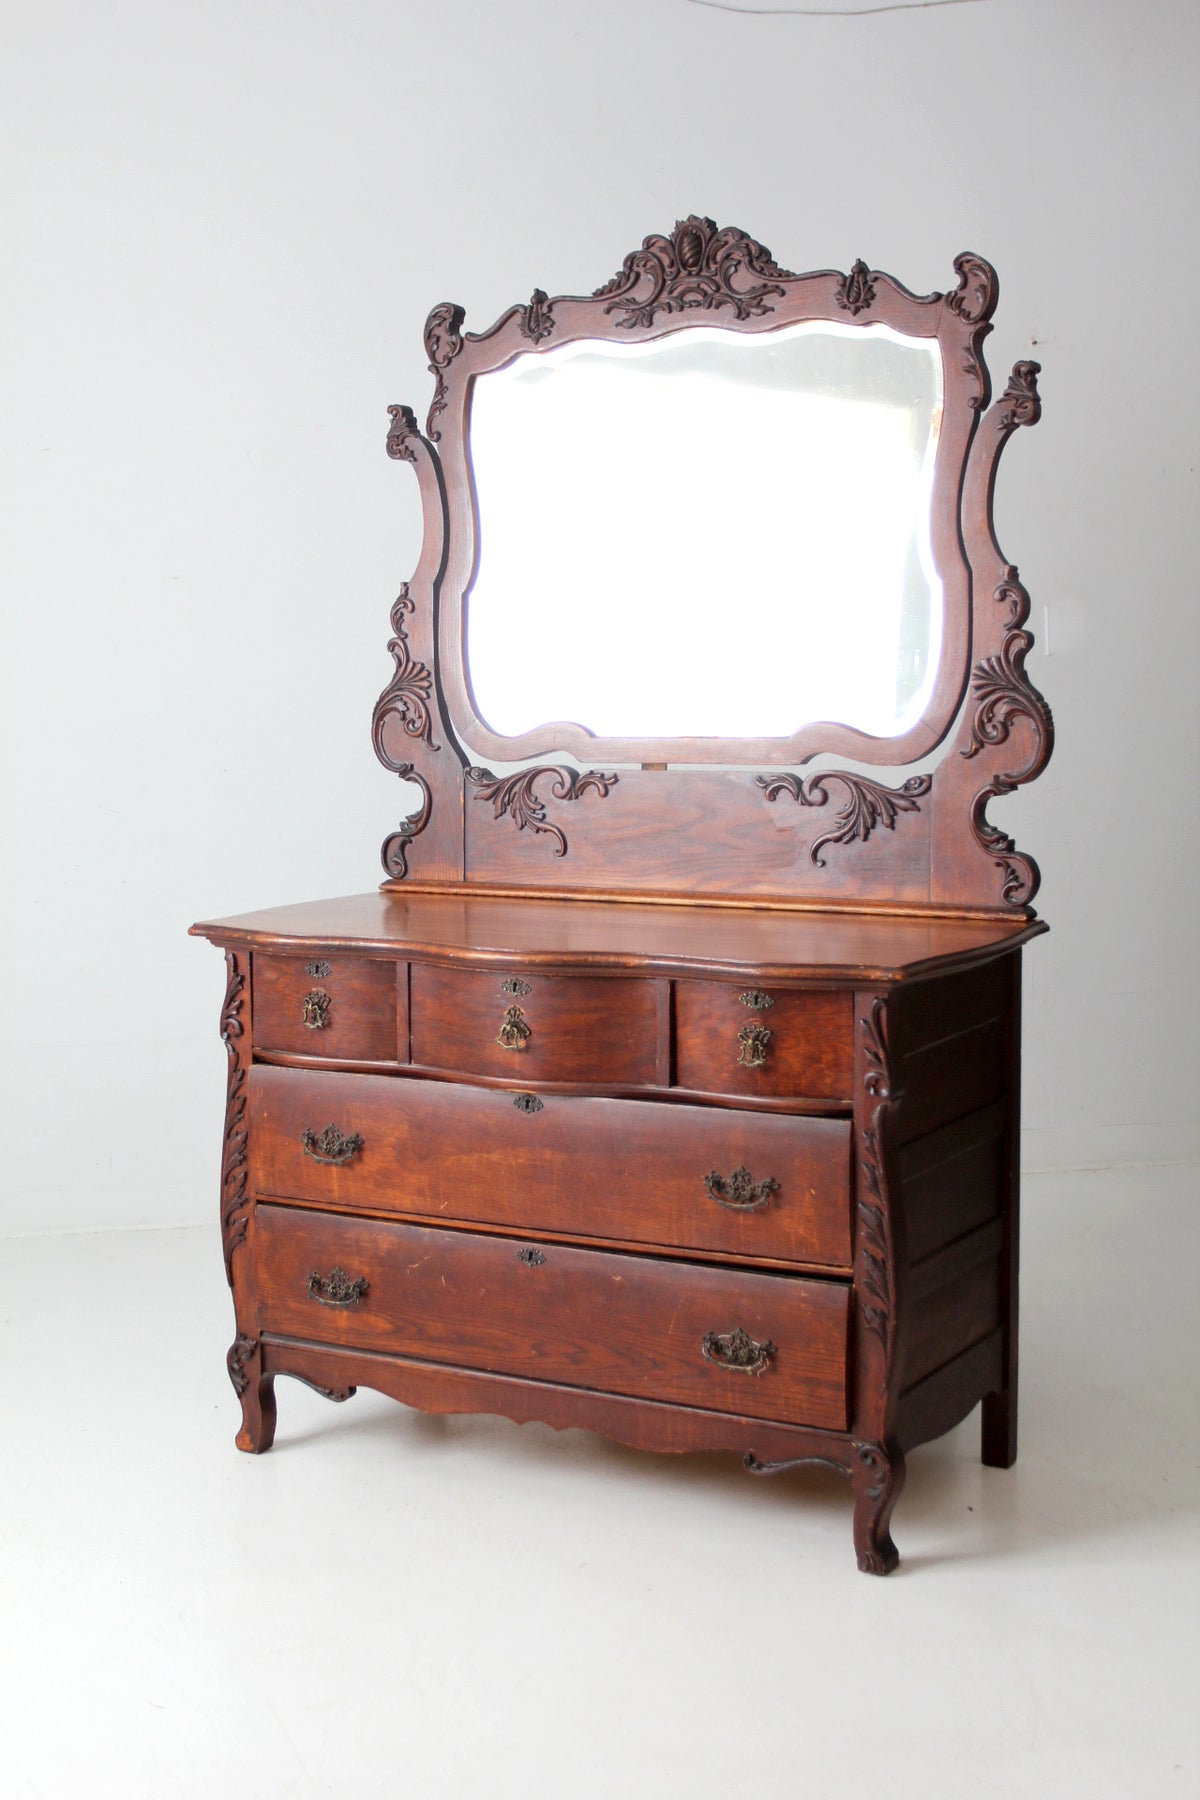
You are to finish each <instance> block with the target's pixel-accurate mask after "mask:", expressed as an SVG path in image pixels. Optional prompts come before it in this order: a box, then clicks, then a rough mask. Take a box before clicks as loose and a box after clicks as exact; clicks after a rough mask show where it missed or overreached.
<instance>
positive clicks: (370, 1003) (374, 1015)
mask: <svg viewBox="0 0 1200 1800" xmlns="http://www.w3.org/2000/svg"><path fill="white" fill-rule="evenodd" d="M396 973H397V969H396V964H395V963H394V962H379V961H374V960H372V959H371V958H369V957H365V956H339V955H337V953H336V952H334V953H332V954H330V955H328V956H313V955H307V956H304V957H299V956H261V955H258V954H256V955H255V957H254V963H253V972H252V977H251V979H252V982H253V1002H254V1009H253V1018H254V1047H255V1049H256V1050H278V1051H283V1052H286V1053H288V1054H291V1055H294V1056H319V1057H328V1058H329V1059H330V1060H332V1061H341V1062H388V1063H394V1062H397V1061H398V1060H399V1055H398V1050H397V1043H398V1034H397V983H396ZM400 975H401V978H402V979H403V975H404V965H403V964H401V965H400ZM401 991H402V989H401Z"/></svg>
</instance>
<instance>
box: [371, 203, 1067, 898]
mask: <svg viewBox="0 0 1200 1800" xmlns="http://www.w3.org/2000/svg"><path fill="white" fill-rule="evenodd" d="M954 266H955V272H956V275H957V278H958V279H957V285H956V286H955V287H953V288H951V289H949V290H947V291H945V292H934V293H930V294H924V295H917V294H914V293H912V292H910V291H909V289H907V288H905V287H903V286H901V284H900V283H899V282H898V281H896V280H894V278H893V277H891V276H890V275H885V274H883V273H882V272H880V271H879V270H873V269H868V268H867V266H866V264H865V263H863V262H856V263H854V264H853V265H852V267H851V268H850V269H849V270H848V271H847V272H845V273H840V272H838V271H836V270H820V271H817V272H816V273H813V274H806V275H795V274H792V273H791V272H790V271H788V270H786V269H784V268H782V267H780V266H779V265H778V264H777V263H776V262H775V261H774V259H773V257H772V256H771V254H770V252H769V251H768V250H766V249H765V247H764V246H763V245H761V244H759V243H758V242H757V241H756V240H754V239H753V238H750V237H748V236H747V235H746V233H744V232H742V231H738V230H736V229H734V228H731V227H730V228H725V229H718V227H717V226H716V225H715V224H713V222H712V221H711V220H709V219H703V218H698V217H694V216H693V217H690V218H688V219H683V220H680V221H679V222H678V223H677V224H676V226H675V228H674V230H673V231H671V232H670V233H667V234H661V235H656V236H651V237H648V238H646V239H645V240H644V241H643V243H642V246H641V248H640V250H637V251H634V252H632V253H631V254H630V255H629V256H627V257H626V258H625V261H624V263H623V265H622V267H621V268H620V269H619V270H618V272H617V274H616V275H615V276H614V277H613V278H612V279H611V280H609V281H607V282H605V283H604V284H603V285H602V286H601V287H599V288H597V289H596V291H595V292H594V293H593V294H590V295H584V296H571V295H562V296H557V297H554V298H550V297H549V296H548V295H547V294H546V293H545V292H544V291H543V290H542V289H540V288H535V289H534V291H533V293H532V295H531V297H530V299H529V300H528V301H527V302H525V303H524V304H521V305H518V306H513V307H510V308H509V309H508V311H507V312H505V313H504V314H503V315H502V316H501V317H500V318H499V319H498V320H497V321H496V323H495V324H494V325H491V326H489V327H488V328H486V329H485V330H482V331H479V332H473V331H467V330H465V329H464V314H463V309H462V308H461V307H460V306H458V305H456V304H454V303H451V302H445V303H443V304H441V305H439V306H435V307H434V309H433V311H432V312H431V313H430V315H429V317H428V320H427V321H426V326H425V348H426V351H427V353H428V356H429V367H430V372H431V374H432V375H433V378H434V392H433V398H432V401H431V404H430V406H429V410H428V414H427V416H426V419H425V421H424V426H423V428H422V427H421V426H419V425H418V422H417V419H416V416H415V414H414V413H413V412H412V411H411V410H410V409H409V408H407V407H403V406H396V407H392V408H391V409H390V412H391V421H392V422H391V429H390V431H389V434H388V450H389V453H390V454H391V455H392V456H394V457H396V458H398V459H400V460H403V461H407V462H409V463H411V464H413V465H414V466H415V469H416V473H417V476H418V480H419V481H420V484H421V492H422V498H423V503H424V526H425V530H424V543H423V549H422V555H421V560H420V563H419V564H418V567H417V569H416V571H415V572H414V575H413V579H412V581H411V582H410V583H408V584H406V586H405V588H404V589H403V591H402V593H401V594H400V596H399V598H398V599H397V601H396V604H395V607H394V609H393V614H392V623H393V627H394V636H393V640H392V644H391V646H390V647H391V650H392V654H393V656H394V658H395V662H396V670H395V675H394V678H393V680H392V681H391V682H390V683H389V685H388V687H387V688H386V689H385V691H384V693H383V694H382V695H381V697H380V700H379V703H378V705H377V707H376V711H375V720H374V737H375V747H376V751H377V753H378V754H379V756H380V758H381V760H382V761H383V762H384V764H385V766H386V767H388V768H390V769H392V770H393V771H394V772H395V773H396V774H398V775H401V776H402V778H403V779H404V780H405V781H406V782H408V783H410V784H412V785H410V786H408V787H406V788H405V790H404V797H405V803H407V804H408V805H410V806H411V807H412V808H413V810H412V811H410V812H409V814H408V815H407V817H405V818H404V819H402V820H401V822H400V824H399V826H398V828H397V829H396V830H395V831H393V832H392V833H390V835H389V836H388V838H387V839H386V840H385V843H384V846H383V865H384V871H385V874H386V875H387V877H388V879H389V880H390V881H391V882H395V883H399V882H408V883H410V884H411V883H417V884H422V885H424V884H426V883H429V884H432V885H434V886H441V885H444V884H446V883H447V882H455V883H457V882H461V881H465V882H466V883H467V884H468V885H469V886H471V887H478V888H504V889H509V888H513V887H516V888H519V889H521V890H529V889H534V890H537V891H544V892H549V891H555V892H562V893H581V892H594V893H603V894H611V893H620V894H625V895H630V896H632V895H636V894H643V895H658V896H697V895H712V896H713V897H720V898H723V899H728V898H729V897H735V898H744V899H747V900H751V899H767V900H770V901H772V902H780V903H786V904H791V905H805V906H817V907H831V906H832V907H837V906H847V905H848V906H860V905H862V904H864V903H867V902H869V903H870V904H872V905H878V906H884V907H888V908H892V909H897V910H906V911H907V910H913V909H921V908H928V909H931V910H934V911H937V910H944V909H946V908H951V909H954V908H967V909H971V910H987V911H994V912H997V913H1001V914H1006V913H1010V912H1011V911H1013V910H1026V909H1028V907H1029V903H1030V902H1031V901H1032V898H1033V895H1034V892H1035V890H1036V886H1037V871H1036V868H1035V867H1034V864H1033V862H1032V860H1031V859H1030V858H1029V857H1027V856H1025V855H1024V854H1023V853H1020V852H1017V851H1016V850H1015V849H1014V848H1013V846H1012V845H1011V843H1010V842H1009V840H1008V839H1007V837H1006V836H1005V835H1004V834H1003V833H1001V832H1000V831H999V830H998V829H997V828H995V827H994V826H992V825H991V824H990V822H989V821H988V819H987V810H986V809H987V802H988V800H989V799H990V798H991V797H992V796H993V795H997V794H1004V793H1008V792H1010V791H1011V789H1012V788H1013V787H1015V786H1016V785H1018V784H1019V783H1020V782H1022V781H1027V780H1029V779H1031V778H1032V776H1033V775H1034V774H1036V773H1037V772H1038V770H1039V769H1040V768H1041V766H1042V765H1043V763H1044V762H1045V759H1046V756H1047V755H1048V754H1049V744H1050V716H1049V713H1048V711H1047V710H1046V708H1045V706H1044V704H1043V702H1042V700H1041V696H1040V695H1038V694H1037V692H1036V690H1035V689H1034V688H1033V687H1032V686H1031V685H1030V684H1029V682H1028V681H1027V680H1026V679H1025V676H1024V669H1023V663H1024V655H1025V651H1026V649H1027V647H1028V642H1029V639H1028V634H1027V633H1026V632H1025V630H1024V623H1025V618H1026V614H1027V602H1026V600H1025V596H1024V592H1023V590H1022V589H1021V588H1020V586H1019V584H1018V583H1017V582H1016V578H1015V571H1014V570H1012V569H1011V568H1010V566H1009V565H1008V564H1007V563H1005V562H1004V561H1003V559H1002V557H1001V556H1000V552H999V548H998V546H997V544H996V541H995V537H994V535H993V533H992V525H991V494H992V486H993V483H994V478H995V470H996V465H997V460H998V457H999V452H1000V449H1001V448H1002V446H1003V444H1004V442H1005V440H1006V439H1007V437H1008V436H1009V435H1010V434H1011V433H1012V431H1013V430H1014V429H1015V428H1016V427H1017V426H1018V425H1022V424H1031V423H1033V422H1034V420H1035V419H1036V418H1037V416H1038V409H1039V402H1038V396H1037V388H1036V379H1035V378H1036V365H1035V364H1032V363H1018V364H1017V365H1016V366H1015V367H1014V369H1013V373H1012V377H1011V379H1010V381H1009V384H1008V386H1007V387H1006V388H1005V390H1004V393H1003V395H1002V396H1001V399H1000V401H998V402H997V403H996V404H995V405H993V406H989V401H990V398H991V396H990V390H989V381H988V374H987V370H986V367H985V365H984V361H983V357H982V354H981V347H982V344H983V340H984V338H985V337H986V335H987V333H988V332H989V331H990V329H991V325H990V317H991V313H992V309H993V307H994V305H995V301H996V278H995V274H994V272H993V270H992V269H991V268H990V266H989V265H988V264H987V263H985V262H984V261H983V260H982V258H980V257H977V256H974V255H971V254H966V253H964V254H963V255H961V256H959V257H957V258H956V260H955V265H954ZM914 765H916V767H914Z"/></svg>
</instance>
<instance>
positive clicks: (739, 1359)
mask: <svg viewBox="0 0 1200 1800" xmlns="http://www.w3.org/2000/svg"><path fill="white" fill-rule="evenodd" d="M700 1349H701V1351H702V1353H703V1354H704V1355H705V1356H706V1357H707V1358H708V1360H709V1362H715V1363H717V1364H718V1365H719V1366H720V1367H721V1368H722V1369H732V1370H734V1371H735V1372H736V1373H737V1374H739V1375H761V1374H762V1372H763V1370H764V1369H765V1368H766V1367H767V1364H768V1363H769V1362H770V1360H771V1358H772V1357H773V1356H774V1355H775V1354H776V1351H775V1346H774V1344H773V1343H772V1342H771V1340H770V1338H768V1339H767V1340H766V1342H765V1343H763V1344H760V1343H757V1342H756V1341H755V1339H754V1338H752V1337H751V1336H750V1334H749V1332H746V1331H743V1330H742V1328H741V1326H740V1325H739V1326H737V1327H736V1328H735V1329H734V1330H733V1331H710V1332H709V1333H708V1335H707V1337H704V1338H701V1340H700Z"/></svg>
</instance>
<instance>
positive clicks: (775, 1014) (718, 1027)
mask: <svg viewBox="0 0 1200 1800" xmlns="http://www.w3.org/2000/svg"><path fill="white" fill-rule="evenodd" d="M675 1068H676V1072H675V1080H676V1083H677V1084H678V1086H680V1087H685V1088H694V1089H696V1090H697V1091H698V1092H700V1093H706V1094H744V1095H747V1096H749V1095H761V1096H762V1097H764V1098H767V1097H771V1098H776V1097H780V1096H784V1095H795V1096H808V1097H810V1098H812V1099H817V1100H842V1101H846V1100H848V1098H849V1096H850V1095H851V1094H852V1093H853V1091H854V1013H853V1006H852V1004H851V999H850V996H849V994H833V993H821V992H813V993H810V992H806V991H804V990H802V989H801V990H797V989H788V988H756V987H752V986H751V987H748V986H747V985H746V984H745V983H744V982H743V983H740V984H737V985H734V984H732V983H727V982H719V981H677V982H676V983H675Z"/></svg>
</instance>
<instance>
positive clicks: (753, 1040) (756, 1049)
mask: <svg viewBox="0 0 1200 1800" xmlns="http://www.w3.org/2000/svg"><path fill="white" fill-rule="evenodd" d="M771 1036H772V1033H771V1030H770V1027H769V1026H767V1025H743V1026H742V1029H741V1030H740V1031H739V1032H738V1044H739V1046H740V1048H739V1050H738V1061H739V1063H741V1065H742V1067H743V1068H745V1069H764V1068H765V1067H766V1064H767V1045H768V1044H769V1043H770V1041H771Z"/></svg>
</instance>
